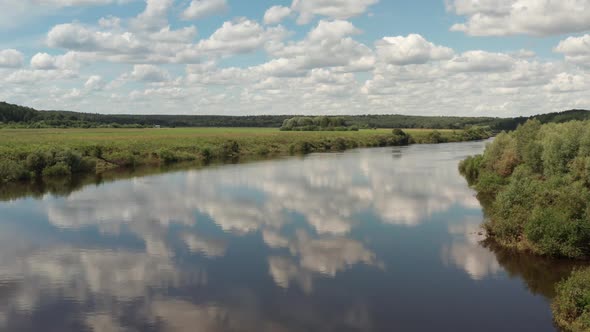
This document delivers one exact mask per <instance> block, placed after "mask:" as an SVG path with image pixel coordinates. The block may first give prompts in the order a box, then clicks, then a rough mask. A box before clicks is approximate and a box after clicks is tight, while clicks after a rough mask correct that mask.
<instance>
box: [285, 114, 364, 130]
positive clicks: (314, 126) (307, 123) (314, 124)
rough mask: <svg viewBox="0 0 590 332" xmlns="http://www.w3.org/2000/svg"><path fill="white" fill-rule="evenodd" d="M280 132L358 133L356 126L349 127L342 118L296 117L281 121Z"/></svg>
mask: <svg viewBox="0 0 590 332" xmlns="http://www.w3.org/2000/svg"><path fill="white" fill-rule="evenodd" d="M281 130H282V131H358V130H359V127H358V126H356V125H349V124H348V123H347V122H346V120H345V119H344V118H343V117H327V116H318V117H305V116H298V117H294V118H290V119H286V120H285V121H283V125H282V126H281Z"/></svg>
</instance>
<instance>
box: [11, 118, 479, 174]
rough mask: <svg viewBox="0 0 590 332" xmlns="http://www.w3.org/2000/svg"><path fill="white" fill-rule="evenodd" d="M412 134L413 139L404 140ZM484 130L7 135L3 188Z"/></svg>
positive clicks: (465, 136) (458, 137) (446, 138)
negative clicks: (76, 176) (19, 183)
mask: <svg viewBox="0 0 590 332" xmlns="http://www.w3.org/2000/svg"><path fill="white" fill-rule="evenodd" d="M406 134H407V135H406ZM489 135H490V133H489V132H486V131H483V130H467V131H462V130H421V129H409V130H405V131H404V132H402V133H400V132H399V131H398V132H395V133H394V132H393V131H392V130H389V129H378V130H361V131H358V132H340V131H332V132H328V131H326V132H281V131H279V130H278V129H262V128H166V129H156V128H153V129H40V130H26V129H10V130H8V129H3V130H0V183H4V184H5V183H10V182H17V181H29V180H32V179H37V180H38V179H55V178H66V177H69V176H71V175H73V174H96V173H100V172H103V171H105V170H110V169H115V168H135V167H140V166H163V165H171V164H175V163H180V162H201V163H209V162H212V161H232V160H238V159H240V158H252V157H269V158H270V157H273V156H281V155H293V154H306V153H312V152H328V151H343V150H346V149H350V148H358V147H379V146H396V145H405V144H411V143H442V142H458V141H465V140H473V139H483V138H487V137H489Z"/></svg>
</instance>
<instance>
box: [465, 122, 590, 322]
mask: <svg viewBox="0 0 590 332" xmlns="http://www.w3.org/2000/svg"><path fill="white" fill-rule="evenodd" d="M459 170H460V171H461V173H462V174H463V175H464V176H465V177H466V178H467V180H468V182H469V183H470V185H471V186H473V187H474V188H475V189H476V191H477V192H478V197H479V198H480V202H481V203H482V205H483V207H484V211H485V213H486V215H487V217H488V218H487V221H486V222H485V224H484V227H485V229H486V231H487V234H488V237H489V239H490V240H492V241H494V242H496V243H497V244H499V245H500V246H503V247H509V248H515V249H518V250H520V251H527V252H532V253H534V254H537V255H541V256H547V257H556V258H560V257H565V258H573V259H577V260H579V261H581V262H582V261H587V260H588V258H590V121H584V122H581V121H572V122H568V123H560V124H545V125H542V124H541V123H540V122H539V121H537V120H530V121H528V122H527V123H525V124H524V125H522V126H520V127H519V128H518V129H517V130H516V131H514V132H511V133H501V134H500V135H498V136H497V137H496V139H495V140H494V142H493V143H491V144H490V145H488V146H487V147H486V149H485V152H484V153H483V155H477V156H473V157H469V158H467V159H465V160H464V161H462V162H461V164H460V165H459ZM589 281H590V269H585V270H577V271H576V272H574V273H573V274H572V275H571V276H570V277H569V278H568V279H566V280H565V281H563V282H561V283H559V284H558V285H557V296H556V298H555V299H554V302H553V306H552V308H553V313H554V317H555V322H556V323H557V324H558V325H559V326H561V327H562V328H564V329H565V330H567V331H588V329H590V287H589V286H588V282H589Z"/></svg>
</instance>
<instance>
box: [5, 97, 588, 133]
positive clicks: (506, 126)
mask: <svg viewBox="0 0 590 332" xmlns="http://www.w3.org/2000/svg"><path fill="white" fill-rule="evenodd" d="M293 118H296V117H295V116H293V115H248V116H219V115H131V114H94V113H79V112H69V111H39V110H36V109H33V108H29V107H24V106H19V105H14V104H9V103H6V102H0V127H12V128H101V127H111V128H117V127H131V128H144V127H154V126H162V127H260V128H279V127H283V126H284V125H285V121H287V122H288V120H290V119H293ZM316 118H317V119H318V120H319V121H324V122H325V121H328V125H327V126H326V127H325V128H343V127H346V128H357V127H358V128H361V129H365V128H391V129H393V128H428V129H464V128H468V127H473V126H479V127H489V128H490V129H492V130H494V131H497V132H498V131H502V130H514V129H516V128H517V127H518V125H521V124H523V123H525V122H526V121H527V120H529V119H531V118H536V119H538V120H539V121H540V122H541V123H549V122H557V123H561V122H567V121H571V120H587V119H590V112H588V111H584V110H571V111H565V112H558V113H549V114H543V115H537V116H533V117H516V118H495V117H455V116H412V115H397V114H389V115H348V116H334V117H311V121H312V122H313V121H315V120H314V119H316ZM303 121H308V120H303ZM334 123H340V124H341V125H334ZM311 125H312V126H317V127H318V128H319V127H321V126H322V124H321V123H320V124H318V125H315V124H313V123H312V124H311ZM302 127H304V126H300V125H299V124H297V125H296V126H295V125H293V127H292V128H302Z"/></svg>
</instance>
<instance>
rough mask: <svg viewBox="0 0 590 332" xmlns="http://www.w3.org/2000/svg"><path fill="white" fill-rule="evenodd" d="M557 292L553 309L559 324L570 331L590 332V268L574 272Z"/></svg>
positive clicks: (560, 285)
mask: <svg viewBox="0 0 590 332" xmlns="http://www.w3.org/2000/svg"><path fill="white" fill-rule="evenodd" d="M556 290H557V295H556V297H555V299H554V300H553V303H552V305H551V308H552V310H553V316H554V318H555V321H556V322H557V324H558V325H559V326H561V327H562V328H564V329H565V330H568V331H573V332H583V331H590V268H586V269H577V270H574V271H573V272H572V274H571V276H570V277H569V278H567V279H566V280H564V281H562V282H560V283H559V284H558V285H557V287H556Z"/></svg>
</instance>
